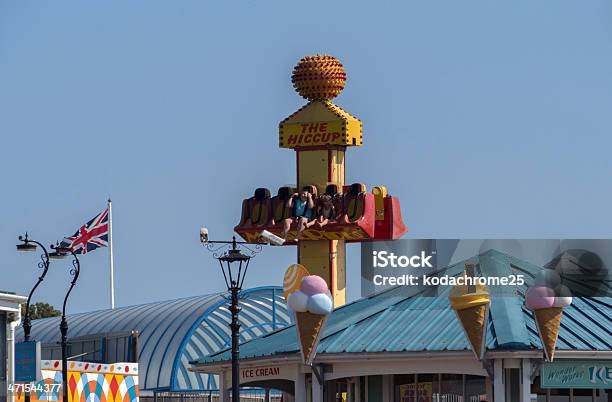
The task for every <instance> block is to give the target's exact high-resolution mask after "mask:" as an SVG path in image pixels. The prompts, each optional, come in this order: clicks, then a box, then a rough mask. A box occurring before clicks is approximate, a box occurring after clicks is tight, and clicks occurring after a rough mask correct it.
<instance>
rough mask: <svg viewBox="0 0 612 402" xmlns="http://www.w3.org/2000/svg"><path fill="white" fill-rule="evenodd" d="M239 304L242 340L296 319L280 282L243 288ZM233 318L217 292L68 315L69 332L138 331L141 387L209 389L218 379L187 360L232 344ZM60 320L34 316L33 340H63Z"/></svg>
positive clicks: (46, 342)
mask: <svg viewBox="0 0 612 402" xmlns="http://www.w3.org/2000/svg"><path fill="white" fill-rule="evenodd" d="M241 307H242V311H241V312H240V325H241V328H240V329H241V333H240V337H241V342H244V341H247V340H250V339H254V338H256V337H259V336H261V335H264V334H267V333H269V332H272V331H275V330H277V329H281V328H283V327H286V326H288V325H290V324H291V323H292V321H293V318H292V315H291V313H290V312H289V311H288V310H287V306H286V304H285V299H284V298H283V291H282V288H279V287H260V288H254V289H247V290H244V291H243V292H242V299H241ZM230 320H231V315H230V311H229V310H228V301H227V300H226V298H225V296H224V294H222V293H216V294H211V295H204V296H194V297H187V298H182V299H176V300H169V301H161V302H153V303H147V304H141V305H135V306H129V307H120V308H116V309H114V310H110V309H109V310H100V311H93V312H87V313H81V314H74V315H70V316H68V324H69V327H70V329H69V332H68V337H69V340H70V338H78V337H86V336H94V335H104V334H109V333H117V332H121V331H138V349H139V350H138V352H139V353H138V355H139V358H138V363H139V371H140V378H139V382H140V384H139V385H140V389H141V390H151V391H169V392H181V391H182V392H193V391H207V390H216V389H217V388H218V382H217V378H216V377H215V376H213V375H207V374H201V373H194V372H191V371H189V370H188V368H189V362H190V361H193V360H197V359H199V358H202V357H204V356H206V355H208V354H211V353H215V352H218V351H220V350H223V349H225V348H227V347H228V346H229V344H230V329H229V323H230ZM59 324H60V317H53V318H45V319H40V320H34V321H33V322H32V331H31V337H32V339H33V340H37V341H41V342H42V344H43V347H44V346H45V345H52V344H57V343H59V341H60V332H59ZM18 336H19V337H21V339H23V333H21V334H19V335H18Z"/></svg>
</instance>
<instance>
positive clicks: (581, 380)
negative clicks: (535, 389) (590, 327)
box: [540, 360, 612, 388]
mask: <svg viewBox="0 0 612 402" xmlns="http://www.w3.org/2000/svg"><path fill="white" fill-rule="evenodd" d="M540 379H541V383H542V388H611V387H612V361H610V360H608V361H605V360H604V361H602V360H593V361H589V360H582V361H576V360H574V361H556V362H550V363H545V364H544V365H543V366H542V369H541V372H540Z"/></svg>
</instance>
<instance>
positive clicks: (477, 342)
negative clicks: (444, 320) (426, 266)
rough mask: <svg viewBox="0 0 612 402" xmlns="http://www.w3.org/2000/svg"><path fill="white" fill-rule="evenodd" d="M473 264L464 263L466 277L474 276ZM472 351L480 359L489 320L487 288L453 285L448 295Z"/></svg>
mask: <svg viewBox="0 0 612 402" xmlns="http://www.w3.org/2000/svg"><path fill="white" fill-rule="evenodd" d="M473 269H474V267H473V265H472V266H470V265H466V273H465V274H464V275H465V276H466V277H468V276H469V277H472V276H474V273H473ZM448 298H449V300H450V304H451V308H452V309H453V310H454V311H455V314H456V315H457V318H458V319H459V322H460V323H461V327H462V328H463V332H465V336H466V337H467V338H468V341H469V342H470V345H471V347H472V351H473V352H474V355H475V356H476V358H477V359H478V360H482V358H483V357H484V353H485V348H486V334H487V323H488V320H489V304H490V297H489V290H488V289H487V287H486V286H484V285H474V286H471V285H462V286H459V285H458V286H453V288H452V289H451V292H450V295H449V296H448Z"/></svg>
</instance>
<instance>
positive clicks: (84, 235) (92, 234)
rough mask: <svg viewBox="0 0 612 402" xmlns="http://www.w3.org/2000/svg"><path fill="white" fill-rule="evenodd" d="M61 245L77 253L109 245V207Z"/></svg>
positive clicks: (85, 252)
mask: <svg viewBox="0 0 612 402" xmlns="http://www.w3.org/2000/svg"><path fill="white" fill-rule="evenodd" d="M60 247H66V248H69V249H70V250H72V251H73V252H74V253H75V254H87V253H88V252H90V251H93V250H95V249H97V248H98V247H108V208H106V209H105V210H104V211H103V212H102V213H101V214H99V215H98V216H96V217H95V218H93V219H91V220H90V221H89V222H87V223H86V224H84V225H83V226H81V227H80V229H79V230H77V231H76V232H75V233H74V234H73V235H72V236H70V237H65V238H64V240H62V242H61V243H60Z"/></svg>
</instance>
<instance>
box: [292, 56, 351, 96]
mask: <svg viewBox="0 0 612 402" xmlns="http://www.w3.org/2000/svg"><path fill="white" fill-rule="evenodd" d="M291 82H292V83H293V87H294V88H295V90H296V91H297V92H298V93H299V94H300V95H301V96H302V97H304V98H306V99H308V100H310V101H314V100H321V101H328V100H331V99H333V98H335V97H336V96H338V94H339V93H340V92H342V90H343V89H344V83H345V82H346V72H345V71H344V67H343V66H342V63H340V60H338V59H336V58H335V57H333V56H330V55H328V54H324V55H318V54H317V55H315V56H306V57H304V58H303V59H302V60H300V61H299V62H298V64H296V66H295V67H294V69H293V74H292V75H291Z"/></svg>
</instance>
